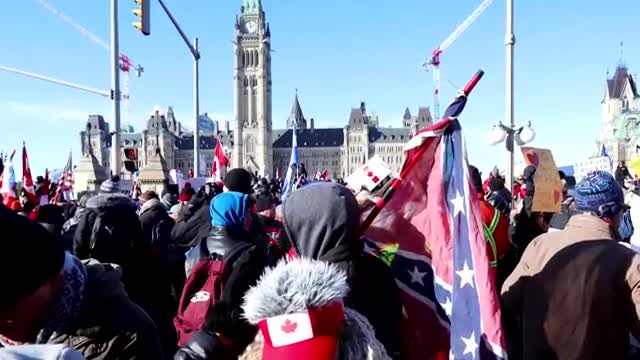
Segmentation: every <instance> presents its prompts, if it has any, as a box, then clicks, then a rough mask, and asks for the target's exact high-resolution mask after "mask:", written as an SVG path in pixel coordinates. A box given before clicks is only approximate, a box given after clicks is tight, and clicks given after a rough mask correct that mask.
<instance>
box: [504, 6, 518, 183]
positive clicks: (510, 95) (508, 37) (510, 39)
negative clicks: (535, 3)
mask: <svg viewBox="0 0 640 360" xmlns="http://www.w3.org/2000/svg"><path fill="white" fill-rule="evenodd" d="M506 2H507V16H506V20H507V29H506V34H505V46H506V50H507V51H506V53H507V59H506V69H505V72H506V74H505V75H506V76H505V78H506V79H507V83H506V106H505V121H506V122H507V126H508V127H509V128H510V129H513V128H515V120H514V115H515V112H514V110H513V105H514V80H513V77H514V71H513V60H514V56H513V52H514V47H515V44H516V35H515V32H514V29H513V22H514V21H513V15H514V11H513V2H514V0H506ZM510 139H511V141H512V142H513V139H514V138H513V136H511V137H510ZM513 145H515V144H513V143H512V144H511V147H510V150H509V160H508V161H509V163H508V165H507V189H509V191H510V192H511V191H513V176H514V174H513V172H514V167H515V157H514V151H515V146H513Z"/></svg>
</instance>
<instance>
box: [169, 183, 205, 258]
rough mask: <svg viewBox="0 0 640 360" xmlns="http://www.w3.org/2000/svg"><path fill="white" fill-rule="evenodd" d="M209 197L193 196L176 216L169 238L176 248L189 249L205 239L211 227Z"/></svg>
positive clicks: (201, 194) (201, 193)
mask: <svg viewBox="0 0 640 360" xmlns="http://www.w3.org/2000/svg"><path fill="white" fill-rule="evenodd" d="M209 201H210V199H209V197H208V196H207V195H205V194H204V192H199V193H197V194H196V195H194V196H193V198H192V199H191V201H190V202H189V204H188V206H187V208H186V209H184V210H183V212H182V213H180V214H178V218H177V219H176V225H175V226H174V227H173V230H172V232H171V238H172V239H173V241H174V242H175V243H176V245H177V246H179V247H183V248H190V247H192V246H194V245H195V244H197V243H198V242H199V241H200V240H202V239H205V238H206V237H207V235H208V234H209V229H210V227H211V215H210V214H209Z"/></svg>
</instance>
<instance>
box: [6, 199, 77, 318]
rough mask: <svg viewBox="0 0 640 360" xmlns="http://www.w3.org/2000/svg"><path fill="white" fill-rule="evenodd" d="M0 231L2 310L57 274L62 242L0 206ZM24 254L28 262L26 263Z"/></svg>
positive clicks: (61, 260) (61, 257) (28, 220)
mask: <svg viewBox="0 0 640 360" xmlns="http://www.w3.org/2000/svg"><path fill="white" fill-rule="evenodd" d="M0 229H2V237H3V240H5V241H3V242H2V243H3V245H2V246H3V248H2V251H1V252H0V277H2V291H0V309H1V308H2V307H4V306H8V305H12V304H14V303H15V302H16V301H18V300H20V299H22V298H23V297H25V296H28V295H30V294H31V293H33V292H34V291H35V290H37V289H38V288H39V287H41V286H42V285H44V284H45V283H46V282H47V281H49V280H50V279H51V278H53V277H54V276H56V275H57V274H59V273H60V271H61V270H62V266H63V264H64V258H65V254H64V247H63V243H62V241H56V239H55V238H53V236H52V235H51V234H50V233H49V232H48V231H47V230H46V229H45V228H44V227H42V226H40V225H39V224H38V223H36V222H34V221H32V220H30V219H28V218H27V217H25V216H20V215H18V214H16V213H15V212H13V211H11V210H9V209H8V208H6V207H4V206H2V205H0ZM27 254H28V258H29V260H28V261H25V258H24V256H27ZM34 264H37V266H35V265H34Z"/></svg>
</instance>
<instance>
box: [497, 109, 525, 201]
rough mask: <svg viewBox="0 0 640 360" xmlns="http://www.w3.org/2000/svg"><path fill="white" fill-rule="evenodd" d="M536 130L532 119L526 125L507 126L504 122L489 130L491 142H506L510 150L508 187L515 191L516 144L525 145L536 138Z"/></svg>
mask: <svg viewBox="0 0 640 360" xmlns="http://www.w3.org/2000/svg"><path fill="white" fill-rule="evenodd" d="M535 138H536V132H535V130H533V128H532V127H531V121H529V122H528V123H527V125H526V126H521V127H515V126H506V125H504V124H502V122H500V123H498V125H494V126H493V129H491V132H489V144H491V145H498V144H500V143H502V142H504V143H505V145H506V147H507V151H508V152H509V165H508V166H507V179H506V180H507V189H509V191H513V170H514V167H515V165H514V159H515V156H514V150H515V145H516V144H517V145H518V146H523V145H525V144H528V143H530V142H532V141H533V140H535Z"/></svg>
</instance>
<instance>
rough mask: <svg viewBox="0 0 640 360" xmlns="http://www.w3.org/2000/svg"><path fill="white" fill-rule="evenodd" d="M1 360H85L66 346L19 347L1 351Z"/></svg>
mask: <svg viewBox="0 0 640 360" xmlns="http://www.w3.org/2000/svg"><path fill="white" fill-rule="evenodd" d="M0 359H3V360H34V359H39V360H84V356H82V354H80V353H79V352H77V351H75V350H73V349H71V348H69V347H66V346H64V345H19V346H10V347H7V348H3V349H0Z"/></svg>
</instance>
